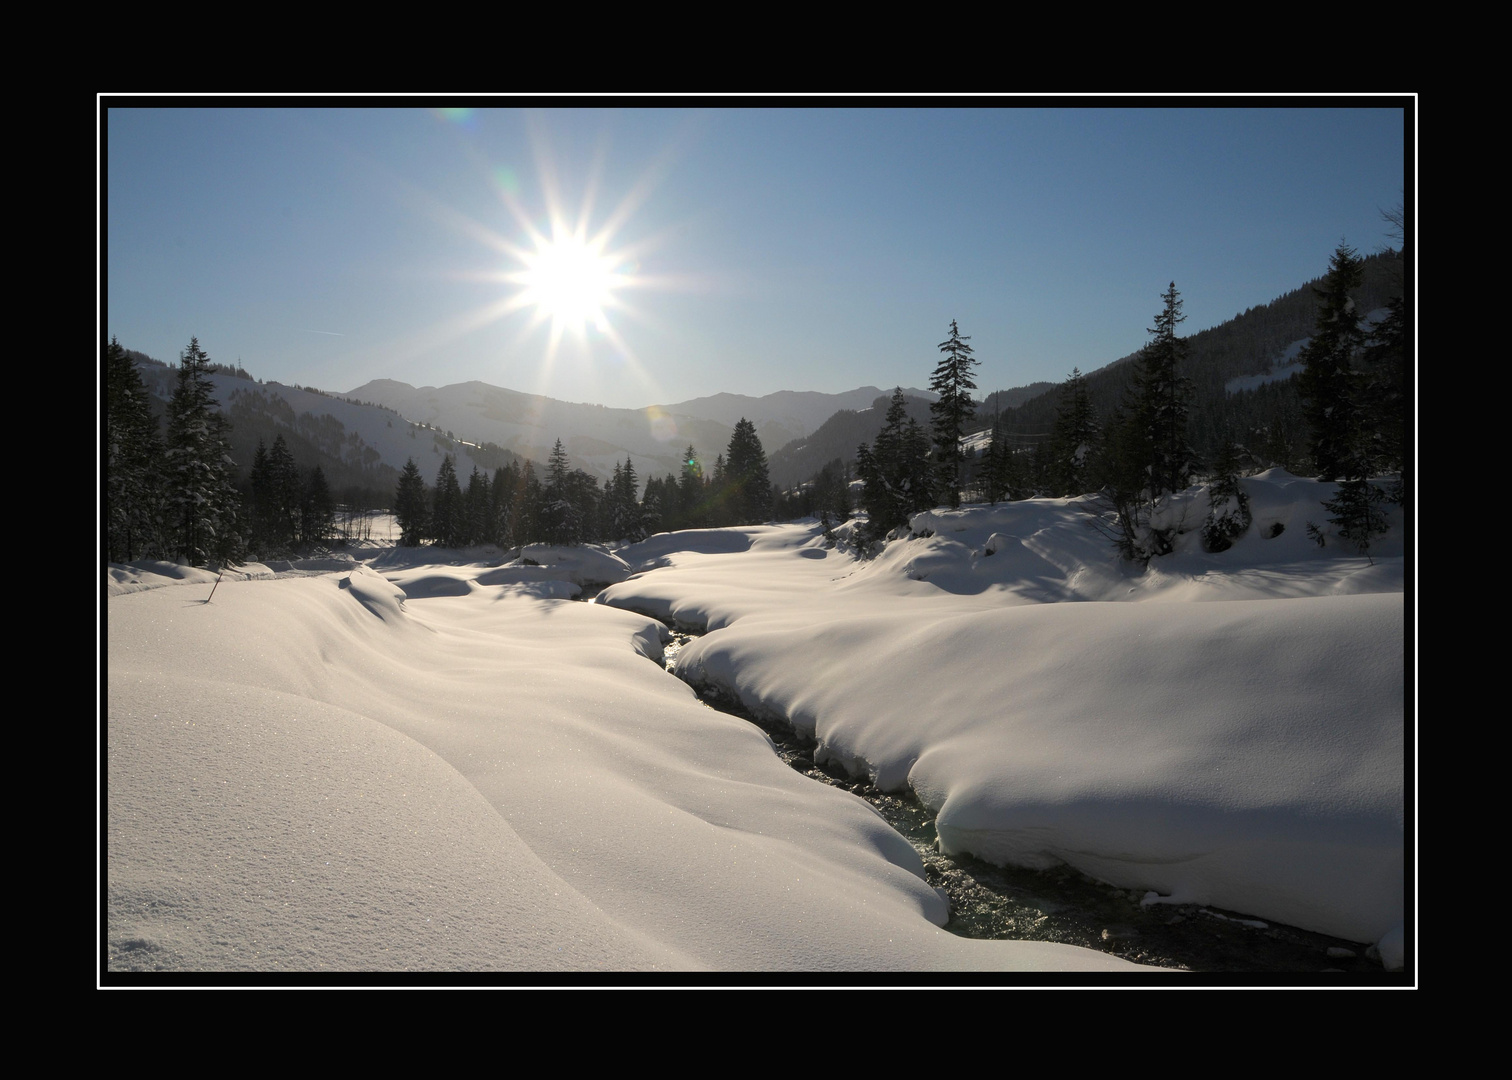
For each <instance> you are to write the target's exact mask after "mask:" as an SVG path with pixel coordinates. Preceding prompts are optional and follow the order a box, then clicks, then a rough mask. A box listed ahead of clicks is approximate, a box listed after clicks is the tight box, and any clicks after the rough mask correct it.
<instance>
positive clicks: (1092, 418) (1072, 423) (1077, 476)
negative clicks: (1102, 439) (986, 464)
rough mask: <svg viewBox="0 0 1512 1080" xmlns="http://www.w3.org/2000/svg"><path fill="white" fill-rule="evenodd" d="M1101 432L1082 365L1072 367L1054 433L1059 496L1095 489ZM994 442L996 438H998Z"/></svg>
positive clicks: (1052, 446)
mask: <svg viewBox="0 0 1512 1080" xmlns="http://www.w3.org/2000/svg"><path fill="white" fill-rule="evenodd" d="M1098 438H1099V432H1098V426H1097V414H1096V412H1095V411H1094V410H1093V408H1092V400H1091V398H1090V397H1089V396H1088V394H1087V380H1086V379H1085V378H1083V376H1082V373H1081V368H1072V369H1071V374H1070V375H1069V376H1067V378H1066V382H1065V384H1064V385H1063V386H1062V387H1061V399H1060V406H1059V407H1058V408H1057V410H1056V415H1055V428H1054V431H1053V432H1052V434H1051V436H1050V455H1051V458H1050V471H1051V483H1052V484H1053V489H1054V492H1055V494H1057V495H1082V494H1085V493H1086V492H1088V491H1091V490H1093V488H1095V486H1096V485H1095V484H1093V483H1092V476H1093V469H1092V464H1093V461H1094V460H1095V456H1096V451H1097V444H1098ZM994 442H996V440H995V439H994Z"/></svg>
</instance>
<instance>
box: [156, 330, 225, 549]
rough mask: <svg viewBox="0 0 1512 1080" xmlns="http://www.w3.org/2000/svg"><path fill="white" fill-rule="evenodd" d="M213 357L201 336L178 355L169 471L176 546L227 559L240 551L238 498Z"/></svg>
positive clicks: (170, 407)
mask: <svg viewBox="0 0 1512 1080" xmlns="http://www.w3.org/2000/svg"><path fill="white" fill-rule="evenodd" d="M209 367H210V358H209V357H208V356H207V355H205V352H204V350H203V349H201V348H200V345H199V339H198V338H190V339H189V347H188V348H187V349H185V350H184V352H183V353H182V354H181V355H180V357H179V371H178V383H177V385H176V386H175V388H174V391H173V397H172V398H171V399H169V402H168V438H167V451H166V453H165V459H166V464H167V468H166V473H167V484H168V499H167V502H168V509H169V513H170V515H171V516H170V522H169V524H170V530H171V535H172V541H171V545H172V550H173V552H174V553H175V554H176V555H177V556H178V557H179V558H181V559H183V560H184V561H185V562H188V563H190V564H192V565H194V566H205V565H207V564H208V563H209V562H211V561H212V560H215V561H219V562H221V563H222V564H224V563H225V562H228V561H230V560H232V559H235V558H237V557H239V556H240V555H241V546H242V539H241V536H240V534H239V533H238V531H237V511H238V509H239V502H240V500H239V498H238V496H237V494H236V488H234V487H233V486H232V484H231V469H232V461H231V455H230V447H229V445H228V443H227V437H226V432H227V428H228V426H229V425H228V424H227V423H226V421H225V419H224V418H223V417H222V416H221V414H220V412H219V411H218V409H217V405H218V402H216V400H215V398H214V396H213V395H214V387H213V386H212V384H211V382H210V375H209Z"/></svg>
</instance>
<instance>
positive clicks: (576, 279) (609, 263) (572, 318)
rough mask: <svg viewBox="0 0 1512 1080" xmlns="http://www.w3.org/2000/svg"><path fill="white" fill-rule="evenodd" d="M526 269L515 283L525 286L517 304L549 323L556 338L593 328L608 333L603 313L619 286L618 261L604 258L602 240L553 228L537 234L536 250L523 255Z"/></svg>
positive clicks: (558, 227) (606, 321) (612, 258)
mask: <svg viewBox="0 0 1512 1080" xmlns="http://www.w3.org/2000/svg"><path fill="white" fill-rule="evenodd" d="M521 261H522V262H523V263H524V270H523V271H521V272H520V273H519V274H518V275H516V276H515V280H516V281H517V282H518V283H519V284H521V285H522V286H524V291H523V292H522V294H521V295H520V298H519V299H520V301H521V302H522V303H524V304H528V305H532V306H534V307H535V309H536V311H537V312H538V313H539V315H540V316H542V317H544V318H549V319H550V320H551V322H552V329H553V334H554V335H560V334H561V333H562V332H563V331H566V330H571V331H574V332H576V333H582V332H584V331H586V330H587V329H588V327H590V326H591V327H593V328H594V329H596V330H598V331H600V332H604V331H605V330H607V329H608V318H607V317H606V315H605V309H606V308H609V307H612V306H613V305H614V291H615V289H616V288H618V287H619V286H620V285H622V284H623V283H624V282H623V279H622V276H621V275H620V273H619V272H618V260H617V259H616V258H614V257H613V256H610V255H606V254H605V253H604V249H603V243H602V241H601V240H600V241H593V240H589V239H587V238H586V237H585V236H584V235H583V233H582V232H580V231H578V232H569V231H568V230H567V229H565V228H562V227H561V226H554V227H553V228H552V230H551V236H550V237H549V238H548V237H545V236H539V235H538V236H537V237H536V239H535V250H534V251H531V252H527V253H524V254H523V255H522V256H521Z"/></svg>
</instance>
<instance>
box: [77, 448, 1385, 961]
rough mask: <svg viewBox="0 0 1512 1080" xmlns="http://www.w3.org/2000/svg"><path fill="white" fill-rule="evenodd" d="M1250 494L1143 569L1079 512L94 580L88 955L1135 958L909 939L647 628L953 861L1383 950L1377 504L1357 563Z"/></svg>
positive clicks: (1026, 509) (913, 887)
mask: <svg viewBox="0 0 1512 1080" xmlns="http://www.w3.org/2000/svg"><path fill="white" fill-rule="evenodd" d="M1245 485H1246V489H1247V490H1248V492H1249V493H1250V496H1251V502H1252V505H1253V508H1254V513H1255V518H1256V522H1255V526H1254V527H1253V528H1252V530H1251V531H1250V533H1249V534H1247V535H1246V536H1244V537H1242V538H1240V540H1239V541H1238V542H1237V543H1236V544H1235V546H1234V547H1233V548H1231V549H1230V550H1229V551H1226V552H1224V553H1222V554H1221V555H1208V554H1205V553H1203V552H1202V551H1201V550H1200V548H1198V547H1197V546H1196V544H1195V542H1194V536H1193V535H1192V534H1188V535H1187V536H1186V537H1184V538H1183V539H1182V542H1181V543H1180V544H1179V545H1178V551H1177V552H1176V553H1175V554H1173V555H1171V556H1169V557H1166V558H1164V559H1161V560H1157V561H1156V562H1155V563H1154V564H1153V565H1152V566H1151V567H1150V568H1149V569H1148V570H1147V571H1144V572H1142V573H1141V572H1138V571H1137V570H1135V569H1133V568H1130V567H1128V566H1126V565H1124V564H1120V563H1119V562H1118V561H1117V560H1116V559H1114V558H1113V557H1112V555H1111V554H1110V552H1109V549H1108V547H1107V544H1106V541H1104V540H1103V539H1102V538H1101V537H1100V536H1099V535H1098V534H1097V533H1096V532H1095V531H1093V530H1091V529H1090V528H1088V527H1087V523H1086V519H1087V507H1086V506H1085V505H1084V504H1083V503H1081V502H1080V501H1079V500H1033V501H1030V502H1026V503H1014V504H1006V505H1003V506H999V507H997V508H985V507H968V508H963V509H962V510H960V511H946V510H941V511H936V512H933V513H930V514H924V515H919V516H918V517H917V518H916V519H915V521H914V523H913V524H914V528H915V530H916V531H917V532H918V533H920V535H919V537H918V538H916V539H913V540H902V541H896V542H894V543H892V544H889V545H887V547H886V548H885V549H884V550H883V551H882V552H881V553H880V554H879V555H877V557H875V558H874V559H871V560H868V561H863V560H860V559H857V558H856V557H855V555H854V553H853V552H850V551H848V550H847V548H846V546H845V544H844V543H842V544H841V546H839V547H827V546H825V542H824V540H823V537H822V535H821V533H820V530H819V528H818V526H817V525H815V524H802V523H800V524H794V525H783V526H762V527H750V528H743V529H727V530H708V531H696V532H685V533H676V534H663V535H659V536H655V537H652V538H651V539H649V540H647V541H645V542H644V543H642V544H639V545H635V546H633V547H629V548H624V549H620V550H619V551H617V552H615V553H612V554H611V553H608V552H604V551H602V550H600V549H595V548H581V549H569V550H565V551H564V550H562V549H549V548H538V549H532V550H531V551H530V552H527V554H528V555H530V556H531V558H530V562H531V563H534V564H535V565H530V564H527V563H526V562H524V561H523V560H522V561H517V562H515V563H512V564H509V565H502V566H501V565H498V564H497V558H496V557H495V558H494V559H489V558H486V557H484V558H477V557H476V556H478V555H484V554H486V552H477V553H471V554H469V553H457V554H455V555H454V556H453V557H452V558H451V559H450V561H447V562H444V563H438V562H429V561H428V560H431V559H435V558H436V557H438V556H445V555H446V553H444V552H409V553H405V552H390V553H386V554H384V555H382V556H381V557H379V558H378V559H376V560H373V562H374V565H375V566H376V568H377V569H376V570H375V569H373V568H370V567H368V566H363V565H358V564H355V563H346V564H341V563H336V564H332V565H336V566H342V567H344V569H342V570H341V572H338V573H324V574H320V573H318V570H320V569H321V568H319V567H314V566H309V567H304V566H296V567H291V568H283V569H279V568H273V567H250V568H246V569H247V571H248V573H246V574H244V575H241V576H240V577H234V576H233V575H227V577H226V579H225V580H223V581H221V583H220V584H219V585H218V586H217V587H216V592H215V594H214V599H213V602H211V603H209V604H206V603H204V600H205V599H206V597H207V596H208V595H209V594H210V589H211V586H212V584H213V583H214V579H213V578H212V577H210V576H209V575H207V574H204V573H203V572H199V571H187V570H182V569H179V568H173V567H169V566H165V565H161V564H159V565H155V566H143V567H136V568H125V567H116V568H111V572H110V574H109V582H108V590H107V591H108V592H109V593H110V594H111V595H110V598H109V599H108V601H107V603H106V619H107V628H108V656H107V661H108V662H107V667H106V672H107V683H106V687H105V689H106V704H107V710H106V731H105V752H106V759H105V762H104V766H105V777H106V781H107V788H106V798H107V803H106V811H107V812H106V816H105V825H106V832H105V836H104V843H105V855H106V890H107V892H106V911H105V914H106V927H107V940H106V946H107V956H108V962H107V963H108V968H109V970H112V971H131V970H149V971H150V970H166V971H198V972H213V971H299V972H308V971H327V972H341V971H352V970H369V971H371V970H379V971H395V972H402V971H438V970H440V971H449V970H472V971H499V972H528V973H540V972H557V971H561V972H572V971H585V970H587V971H621V970H634V971H663V970H676V971H722V972H734V971H811V972H842V971H866V972H891V971H897V972H907V971H913V972H918V971H942V970H955V971H960V970H1013V971H1035V972H1046V971H1072V972H1087V971H1103V972H1108V971H1134V970H1137V969H1135V968H1134V967H1133V966H1131V965H1128V964H1126V963H1124V962H1122V961H1119V960H1116V959H1114V958H1111V957H1108V956H1106V955H1104V954H1101V953H1091V952H1087V951H1085V950H1079V949H1074V948H1070V947H1064V946H1054V945H1046V944H1036V943H1025V942H982V941H969V940H964V939H960V938H956V937H954V936H952V935H949V934H946V933H944V932H943V931H941V930H940V929H939V924H941V923H942V922H943V921H944V919H945V917H946V911H945V906H944V901H943V900H942V899H941V897H940V895H939V894H938V893H937V892H936V891H935V890H934V889H933V888H931V887H929V886H928V885H927V884H926V883H925V882H924V880H923V877H922V871H921V865H920V861H919V859H918V856H917V855H916V854H915V853H914V851H913V849H912V848H911V847H910V846H909V845H908V844H907V843H906V842H905V841H903V840H902V839H901V838H900V837H898V836H897V835H896V834H895V833H893V832H892V831H891V830H890V829H889V828H888V827H887V826H886V825H885V824H884V823H883V822H882V821H881V819H880V818H879V817H878V816H877V815H876V814H875V813H874V812H873V811H872V810H871V808H870V807H868V806H867V805H866V804H865V803H863V802H861V801H860V800H858V799H856V798H854V797H852V796H850V795H849V794H848V793H845V792H843V791H839V790H837V789H834V788H830V787H826V786H822V785H817V784H814V783H812V782H810V781H808V780H807V779H806V778H804V777H802V776H800V775H799V774H797V773H795V772H793V771H792V770H791V769H789V768H788V767H787V766H785V765H783V764H782V763H781V762H780V761H779V760H778V758H777V757H776V756H775V755H774V754H773V753H772V751H771V748H770V746H769V744H768V743H767V741H766V738H765V736H763V735H762V734H760V732H758V731H757V730H756V729H755V728H753V727H752V726H751V725H748V724H746V723H744V722H743V721H739V720H736V719H734V718H731V717H728V716H725V715H723V714H720V713H716V712H713V711H711V710H709V709H708V708H706V707H704V706H703V705H702V704H700V703H699V702H698V701H697V700H696V699H695V698H694V696H693V694H692V692H691V691H690V690H689V688H688V687H687V686H686V685H685V684H683V683H682V682H679V681H678V680H676V679H674V678H672V677H671V676H669V675H668V674H667V673H666V672H665V671H663V670H662V668H661V666H660V665H659V663H658V662H657V659H658V658H659V656H660V654H661V643H662V640H663V630H662V628H661V626H660V625H659V624H658V623H656V622H654V621H652V620H651V619H649V618H647V617H646V615H645V614H639V613H637V612H644V613H650V614H652V615H655V616H656V617H657V618H660V619H665V620H669V621H670V620H673V619H677V620H681V621H683V622H687V623H695V624H699V625H704V626H707V627H708V628H709V631H710V632H709V633H707V634H706V635H705V636H704V637H702V638H701V639H699V640H697V641H695V642H693V643H691V644H689V645H687V646H685V647H684V649H683V650H682V654H681V656H680V657H679V672H680V673H683V674H685V675H687V676H689V677H691V678H693V679H695V680H703V681H707V682H710V683H714V684H718V685H720V686H722V687H724V688H726V689H728V690H729V691H730V692H732V693H734V694H736V695H738V696H739V697H740V699H741V700H742V701H743V702H744V703H745V704H746V705H747V706H748V707H750V708H752V709H754V710H757V711H765V712H768V713H775V714H780V715H781V716H783V717H784V718H786V719H788V720H789V721H790V722H791V723H793V724H794V725H795V726H797V727H798V728H800V729H802V730H805V731H808V732H810V733H812V734H813V735H814V736H815V737H816V738H817V739H818V740H819V743H820V746H821V749H820V753H819V756H820V757H824V756H828V757H830V758H833V759H835V760H838V761H840V762H841V763H843V764H844V765H845V766H846V767H848V768H849V769H851V770H853V771H855V772H857V773H865V774H868V775H870V776H872V777H873V778H875V780H876V781H877V783H878V784H880V785H882V786H884V787H890V788H896V787H902V786H905V785H906V786H910V787H912V788H913V789H914V790H915V791H917V792H918V794H919V795H920V797H921V798H922V799H923V800H924V801H925V802H926V803H927V804H928V805H930V806H931V807H933V808H935V810H936V811H937V813H938V822H937V824H938V831H939V834H940V837H941V842H942V844H943V845H944V846H945V847H947V848H948V849H951V850H970V851H974V852H978V853H980V854H982V855H984V856H986V857H989V858H993V859H998V860H1002V861H1012V862H1017V863H1024V864H1027V865H1031V866H1044V865H1049V864H1052V863H1055V862H1066V863H1070V864H1072V865H1074V866H1076V867H1078V868H1080V869H1082V870H1084V871H1086V872H1088V873H1090V874H1093V875H1095V876H1097V877H1100V878H1103V879H1105V880H1108V881H1111V882H1115V883H1118V884H1120V885H1122V886H1123V887H1126V888H1137V889H1141V890H1148V891H1149V893H1150V896H1149V898H1148V899H1149V900H1150V902H1152V903H1158V902H1160V901H1161V900H1163V899H1167V900H1171V901H1173V902H1174V901H1182V902H1185V901H1193V902H1205V903H1211V904H1215V905H1218V906H1221V907H1225V908H1229V909H1233V910H1237V911H1241V912H1245V913H1249V914H1252V915H1255V916H1258V917H1260V918H1270V919H1275V920H1278V921H1284V922H1288V923H1292V924H1295V925H1300V926H1303V927H1308V928H1314V929H1318V930H1320V931H1324V932H1328V933H1332V934H1336V935H1339V936H1342V937H1347V938H1351V939H1354V940H1359V941H1376V942H1380V943H1381V945H1382V951H1383V954H1384V955H1385V956H1386V957H1387V959H1388V960H1397V961H1399V960H1400V959H1401V943H1402V929H1403V893H1404V888H1405V882H1404V880H1403V865H1404V846H1405V845H1404V837H1405V819H1404V818H1405V815H1404V791H1405V782H1406V778H1405V775H1404V769H1403V754H1404V742H1405V737H1406V736H1405V721H1406V716H1405V709H1404V701H1403V695H1404V666H1405V658H1404V650H1403V638H1404V591H1403V571H1404V559H1403V556H1402V553H1401V542H1400V539H1399V537H1400V523H1394V525H1395V527H1394V531H1393V533H1392V534H1390V535H1388V536H1387V537H1385V538H1383V540H1382V542H1381V543H1380V545H1378V549H1377V551H1376V552H1375V558H1374V562H1373V563H1372V562H1370V561H1368V560H1366V559H1364V558H1361V557H1358V556H1356V555H1353V554H1351V553H1349V552H1347V551H1343V550H1341V549H1340V547H1339V545H1338V543H1337V541H1336V539H1335V540H1334V541H1331V542H1330V544H1329V546H1328V547H1326V548H1321V549H1320V548H1318V547H1317V546H1316V545H1315V544H1314V543H1312V541H1310V540H1308V539H1307V538H1306V536H1305V534H1304V533H1305V530H1304V526H1305V523H1306V522H1307V521H1309V520H1311V521H1318V522H1321V521H1322V519H1323V515H1322V513H1321V512H1320V507H1319V500H1320V499H1321V498H1326V497H1328V495H1329V494H1330V493H1331V490H1332V488H1331V486H1330V485H1320V484H1317V483H1315V482H1313V481H1306V480H1299V479H1297V478H1295V477H1291V476H1288V475H1287V474H1285V473H1283V472H1280V471H1279V470H1273V471H1272V472H1270V473H1267V474H1264V475H1262V476H1260V477H1254V478H1250V479H1248V480H1246V481H1245ZM1190 501H1191V507H1192V509H1191V523H1192V524H1194V525H1195V524H1200V517H1201V515H1200V513H1199V512H1198V511H1199V510H1200V508H1201V505H1202V498H1201V493H1200V492H1197V491H1194V492H1193V493H1191V495H1190ZM1277 525H1280V526H1281V527H1282V528H1281V532H1280V534H1279V535H1277V536H1275V537H1274V538H1272V539H1266V538H1265V537H1266V536H1268V535H1270V534H1271V533H1273V532H1275V531H1276V526H1277ZM847 531H848V529H845V528H843V529H842V530H841V533H842V536H843V535H844V534H845V533H846V532H847ZM925 534H927V535H925ZM417 558H418V559H419V560H421V561H416V559H417ZM275 569H278V572H277V573H276V574H275V572H274V571H275ZM605 580H607V581H618V582H619V583H618V584H614V585H611V586H610V587H609V588H607V589H606V590H605V591H604V592H603V593H602V594H601V595H600V597H599V600H600V601H601V602H599V603H594V604H582V603H573V602H569V601H567V600H566V599H564V598H565V597H567V596H571V595H575V594H576V593H577V591H578V589H579V587H580V585H581V584H582V583H583V582H587V581H605ZM169 582H176V584H174V585H173V586H172V587H152V586H155V585H163V584H166V583H169ZM627 608H628V609H634V610H633V611H631V610H624V609H627Z"/></svg>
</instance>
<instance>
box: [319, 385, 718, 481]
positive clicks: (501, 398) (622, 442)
mask: <svg viewBox="0 0 1512 1080" xmlns="http://www.w3.org/2000/svg"><path fill="white" fill-rule="evenodd" d="M346 396H347V397H350V398H356V399H358V400H360V401H369V402H372V403H374V404H376V405H380V406H382V407H384V408H388V409H393V410H394V411H396V412H398V413H399V414H400V415H402V416H403V417H404V418H405V419H406V420H409V421H411V422H414V423H419V424H427V425H429V426H430V427H431V428H435V429H439V430H440V431H442V432H444V433H447V434H448V435H449V436H451V437H453V438H455V439H459V440H465V441H466V442H468V443H492V444H495V445H497V446H499V447H502V448H503V449H505V450H508V451H510V452H511V453H513V454H516V455H518V456H519V457H521V458H529V459H531V460H533V461H535V462H536V464H537V465H544V464H545V462H546V459H547V457H549V456H550V454H551V449H552V447H553V446H554V445H555V443H556V441H557V440H558V439H561V440H562V446H563V448H564V449H565V450H566V451H567V454H568V456H569V457H571V458H572V464H573V466H574V467H575V468H580V469H582V470H584V471H585V472H588V473H591V474H593V475H594V476H597V477H598V478H599V479H601V480H606V479H608V478H609V477H610V476H612V475H613V473H614V466H615V465H616V464H623V463H624V461H625V459H626V458H627V457H628V458H630V459H631V461H633V462H634V463H635V471H636V473H637V474H638V475H639V476H640V477H641V479H642V480H643V481H644V480H647V479H650V478H651V477H652V476H663V475H665V474H666V473H674V474H676V473H679V472H681V470H682V461H683V457H682V455H683V451H684V450H685V449H686V448H687V447H688V446H692V447H693V448H694V449H695V450H696V451H697V452H698V455H699V459H700V460H701V461H703V462H705V464H706V466H707V467H709V468H712V466H713V464H714V458H715V457H716V456H717V455H719V454H722V453H724V450H725V447H727V446H728V445H729V442H730V434H731V431H732V429H733V426H734V425H733V424H724V423H721V422H719V421H717V420H710V419H704V418H701V417H698V416H691V415H688V414H685V413H678V412H675V411H674V410H671V409H663V408H657V407H655V406H652V407H650V408H646V409H610V408H606V407H605V406H603V405H586V404H580V403H577V402H569V401H558V400H557V399H556V398H549V397H543V396H541V395H539V394H526V393H522V392H520V391H518V390H507V389H505V388H503V387H500V386H492V385H490V384H488V383H484V382H465V383H454V384H452V385H450V386H441V387H436V386H421V387H414V386H410V385H409V384H408V383H402V382H395V381H393V380H392V379H377V380H374V381H373V382H368V383H364V384H363V385H361V386H359V387H357V388H356V389H355V390H352V391H350V392H349V393H348V394H347V395H346ZM736 419H737V420H738V419H739V417H736ZM438 463H439V459H438ZM401 464H402V462H401ZM457 464H458V472H460V473H466V472H467V465H466V462H465V461H462V460H460V459H459V461H458V463H457ZM426 471H427V470H426V467H425V465H424V464H421V472H422V473H425V472H426Z"/></svg>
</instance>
